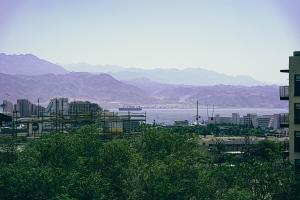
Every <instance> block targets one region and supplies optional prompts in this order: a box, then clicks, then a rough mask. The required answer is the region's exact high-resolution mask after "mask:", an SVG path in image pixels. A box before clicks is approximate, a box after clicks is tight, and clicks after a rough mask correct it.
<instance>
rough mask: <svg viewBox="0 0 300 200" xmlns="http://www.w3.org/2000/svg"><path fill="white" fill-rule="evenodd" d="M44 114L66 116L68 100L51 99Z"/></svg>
mask: <svg viewBox="0 0 300 200" xmlns="http://www.w3.org/2000/svg"><path fill="white" fill-rule="evenodd" d="M45 112H46V114H48V115H49V114H62V113H63V114H64V115H68V112H69V100H68V98H54V99H51V100H50V102H49V104H48V106H47V108H46V110H45Z"/></svg>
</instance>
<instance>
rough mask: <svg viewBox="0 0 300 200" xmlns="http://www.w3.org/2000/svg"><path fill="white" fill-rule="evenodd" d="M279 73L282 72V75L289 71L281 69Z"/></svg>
mask: <svg viewBox="0 0 300 200" xmlns="http://www.w3.org/2000/svg"><path fill="white" fill-rule="evenodd" d="M280 72H282V73H289V70H288V69H281V70H280Z"/></svg>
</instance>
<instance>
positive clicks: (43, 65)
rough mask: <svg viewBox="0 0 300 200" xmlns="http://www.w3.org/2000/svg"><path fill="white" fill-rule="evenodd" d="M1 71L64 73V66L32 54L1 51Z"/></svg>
mask: <svg viewBox="0 0 300 200" xmlns="http://www.w3.org/2000/svg"><path fill="white" fill-rule="evenodd" d="M0 73H5V74H23V75H41V74H48V73H50V74H64V73H67V70H65V69H64V68H63V67H61V66H59V65H56V64H53V63H50V62H48V61H46V60H42V59H39V58H38V57H36V56H34V55H32V54H20V55H7V54H4V53H0Z"/></svg>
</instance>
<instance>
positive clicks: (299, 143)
mask: <svg viewBox="0 0 300 200" xmlns="http://www.w3.org/2000/svg"><path fill="white" fill-rule="evenodd" d="M294 151H295V152H300V131H295V135H294Z"/></svg>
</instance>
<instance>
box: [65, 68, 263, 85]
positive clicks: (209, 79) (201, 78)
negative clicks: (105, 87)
mask: <svg viewBox="0 0 300 200" xmlns="http://www.w3.org/2000/svg"><path fill="white" fill-rule="evenodd" d="M64 67H65V68H66V69H68V70H70V71H81V70H82V69H85V70H86V71H88V72H92V73H108V74H110V75H112V76H113V77H115V78H117V79H119V80H132V79H141V78H147V79H150V80H153V81H156V82H160V83H167V84H183V85H218V84H225V85H244V86H253V85H265V83H263V82H261V81H258V80H255V79H253V78H252V77H250V76H244V75H240V76H229V75H226V74H221V73H218V72H214V71H210V70H206V69H202V68H186V69H174V68H172V69H163V68H155V69H141V68H125V67H120V66H114V65H89V64H86V63H80V64H72V65H65V66H64Z"/></svg>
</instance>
